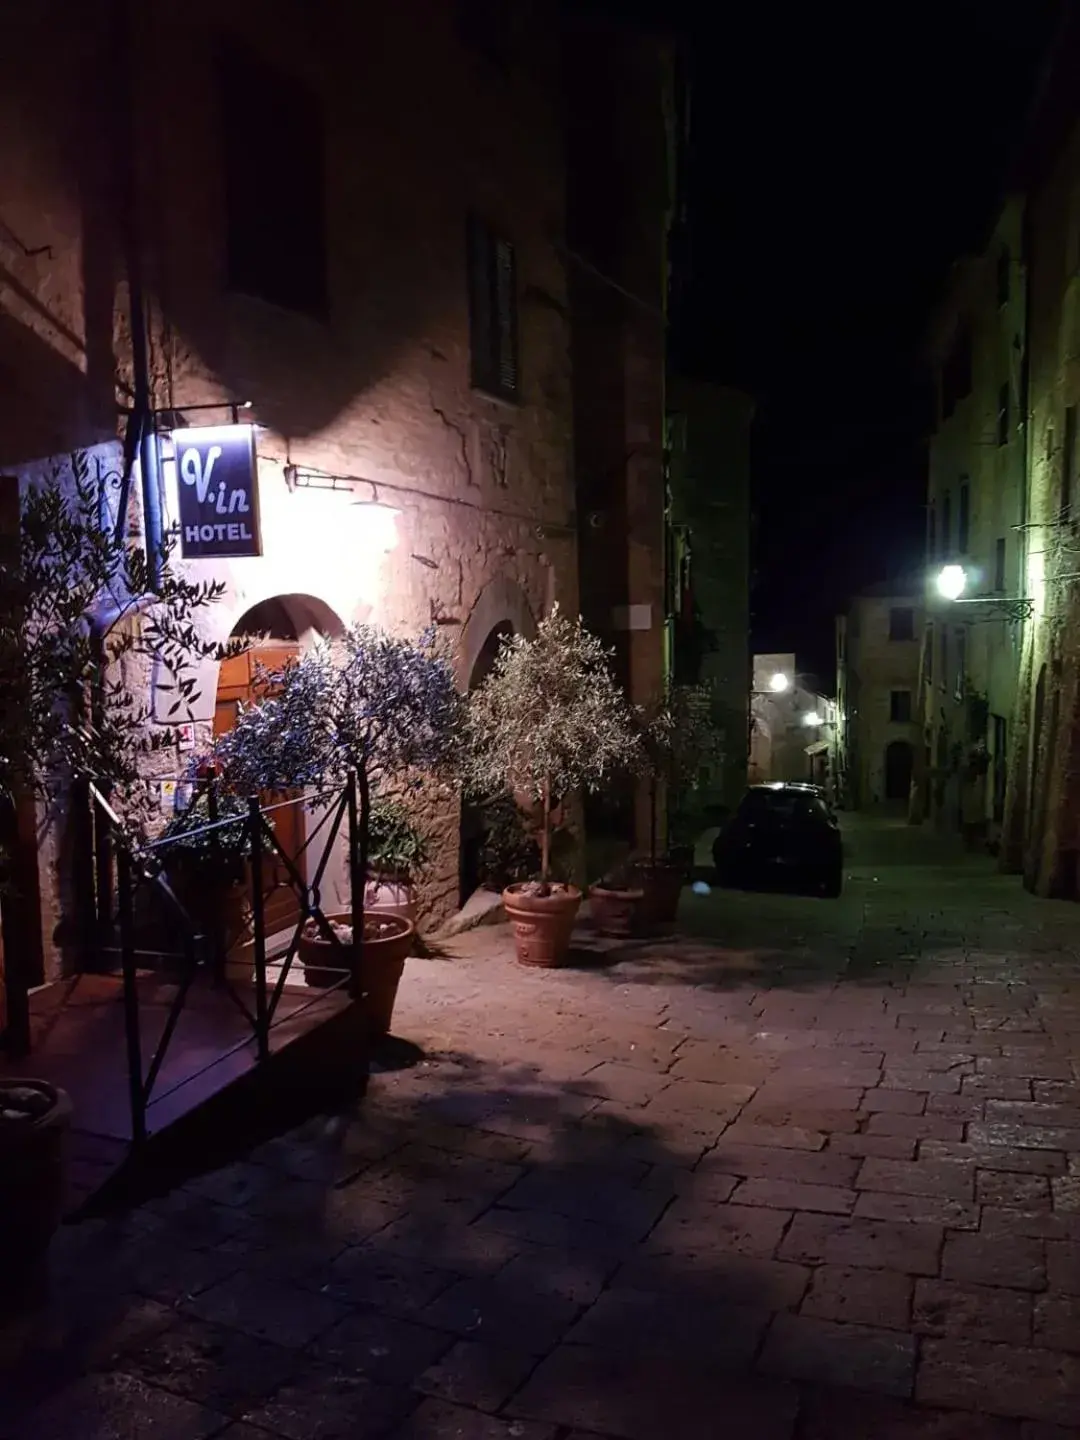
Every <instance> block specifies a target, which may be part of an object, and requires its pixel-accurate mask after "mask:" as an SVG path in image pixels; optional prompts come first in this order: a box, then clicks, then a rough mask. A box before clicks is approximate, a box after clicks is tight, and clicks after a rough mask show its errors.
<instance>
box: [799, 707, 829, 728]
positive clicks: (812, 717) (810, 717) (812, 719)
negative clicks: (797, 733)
mask: <svg viewBox="0 0 1080 1440" xmlns="http://www.w3.org/2000/svg"><path fill="white" fill-rule="evenodd" d="M802 723H803V724H804V725H808V726H809V727H810V728H811V729H813V728H814V727H816V726H821V725H824V724H825V721H824V720H823V719H822V718H821V716H820V715H819V714H818V712H817V711H816V710H807V712H806V714H805V715H804V716H803V717H802Z"/></svg>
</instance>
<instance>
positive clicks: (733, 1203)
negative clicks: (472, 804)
mask: <svg viewBox="0 0 1080 1440" xmlns="http://www.w3.org/2000/svg"><path fill="white" fill-rule="evenodd" d="M848 828H849V842H850V848H851V864H850V866H849V879H848V883H847V887H846V892H845V895H844V897H843V899H842V900H840V901H821V900H814V899H806V898H798V897H787V896H764V895H744V894H732V893H727V892H718V893H714V894H713V895H711V896H709V897H707V898H698V897H695V896H691V895H687V896H686V897H685V899H684V913H683V925H682V931H683V933H682V935H681V937H680V938H679V939H678V940H677V941H666V942H663V943H651V944H649V945H645V946H637V947H634V946H627V947H623V948H622V949H616V950H609V951H608V952H606V953H604V952H598V951H596V950H593V951H591V952H585V953H581V954H578V955H577V956H576V957H575V964H574V966H573V968H569V969H567V970H564V971H561V972H557V973H547V974H545V973H534V972H529V971H525V970H522V969H520V968H517V967H515V965H514V964H513V963H512V961H511V959H510V950H509V939H508V936H507V934H506V932H505V931H504V930H502V929H499V928H492V929H488V930H482V931H479V932H475V933H474V934H473V935H472V936H470V937H466V938H464V939H462V940H460V941H455V942H454V943H453V947H452V951H453V953H452V954H451V955H448V956H445V957H442V958H437V959H431V960H424V961H412V962H410V964H409V966H408V967H407V970H406V976H405V980H404V982H403V989H402V995H401V999H400V1001H399V1010H398V1014H397V1017H396V1023H395V1031H396V1033H397V1034H398V1035H399V1036H401V1037H403V1038H407V1039H408V1040H410V1041H412V1042H414V1043H415V1044H416V1045H417V1046H419V1047H420V1048H421V1049H422V1051H423V1058H422V1060H420V1062H419V1063H417V1064H414V1065H412V1066H410V1067H409V1068H400V1069H393V1070H391V1069H387V1070H385V1071H384V1072H383V1073H380V1074H377V1075H375V1076H374V1077H373V1079H372V1083H371V1086H370V1090H369V1093H368V1096H367V1097H366V1099H365V1100H364V1102H363V1103H362V1104H359V1105H357V1106H356V1108H355V1111H354V1112H351V1113H350V1114H347V1115H343V1116H336V1117H322V1118H320V1119H319V1120H318V1121H317V1122H312V1123H311V1124H309V1125H308V1126H306V1127H305V1129H304V1130H303V1131H302V1132H299V1133H293V1134H291V1135H288V1136H283V1137H281V1138H280V1139H277V1140H274V1141H272V1142H270V1143H268V1144H265V1145H263V1146H262V1147H261V1148H259V1149H258V1150H256V1151H255V1152H253V1153H252V1154H250V1155H249V1156H247V1157H240V1158H238V1159H237V1161H236V1163H235V1164H233V1165H232V1166H230V1167H229V1168H227V1169H225V1170H219V1171H216V1172H213V1173H208V1174H205V1175H201V1176H197V1177H194V1178H192V1179H190V1180H189V1181H188V1183H186V1184H185V1185H183V1186H182V1187H181V1188H178V1189H174V1190H173V1191H172V1192H171V1193H169V1194H166V1195H163V1196H161V1197H159V1198H157V1199H155V1200H153V1201H151V1202H149V1203H148V1204H145V1205H144V1206H142V1207H140V1208H139V1209H137V1210H135V1211H133V1212H131V1213H130V1214H128V1215H126V1216H121V1217H117V1218H115V1219H110V1220H104V1221H94V1222H92V1223H87V1224H83V1225H79V1226H72V1227H69V1228H68V1229H67V1230H66V1231H65V1232H64V1233H63V1234H62V1236H61V1237H60V1239H59V1241H58V1243H57V1247H56V1255H55V1268H56V1287H55V1288H56V1294H55V1296H54V1299H53V1301H52V1304H51V1306H50V1307H49V1308H48V1310H47V1311H45V1312H43V1313H42V1314H41V1315H39V1316H38V1317H37V1319H36V1321H35V1322H34V1323H33V1325H31V1326H29V1327H28V1328H27V1329H26V1331H25V1332H24V1333H23V1335H22V1343H23V1345H24V1350H23V1354H22V1359H21V1361H20V1363H19V1364H18V1366H17V1367H14V1368H13V1369H11V1370H10V1371H9V1375H8V1377H7V1378H6V1380H5V1381H4V1382H2V1383H3V1384H5V1385H6V1387H7V1389H6V1393H5V1395H4V1398H3V1403H2V1404H0V1435H3V1436H4V1437H9V1440H10V1437H17V1440H106V1437H109V1440H120V1437H123V1440H129V1437H135V1436H136V1435H137V1436H140V1437H142V1436H148V1437H149V1436H153V1437H155V1440H210V1437H218V1436H220V1437H221V1440H268V1437H281V1440H367V1437H376V1436H380V1437H381V1436H386V1437H394V1440H511V1437H514V1440H586V1437H588V1436H604V1437H613V1440H711V1437H724V1440H1066V1437H1068V1436H1077V1435H1080V959H1078V958H1077V938H1078V937H1080V909H1077V908H1076V907H1070V906H1066V905H1059V904H1055V903H1049V902H1043V901H1036V900H1034V899H1032V898H1031V897H1030V896H1028V895H1026V894H1024V893H1023V892H1022V891H1021V890H1020V888H1019V886H1018V884H1017V883H1016V882H1015V881H1012V880H1009V879H1004V878H1001V877H998V876H996V875H994V874H993V873H992V871H991V867H990V865H989V863H988V862H986V861H985V860H978V859H956V858H954V857H952V856H951V855H950V854H948V853H947V852H944V851H939V850H938V849H937V848H936V846H935V843H934V842H933V841H932V839H931V838H930V837H927V836H924V835H922V834H921V833H919V832H912V831H909V830H908V829H907V828H906V827H903V826H901V825H883V824H877V825H868V824H866V823H865V822H863V823H861V824H858V825H849V827H848ZM14 1345H15V1339H14V1338H12V1337H9V1340H8V1346H9V1354H8V1359H9V1360H10V1359H11V1358H12V1354H13V1350H14Z"/></svg>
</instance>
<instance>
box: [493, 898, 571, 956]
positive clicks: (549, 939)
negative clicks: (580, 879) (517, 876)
mask: <svg viewBox="0 0 1080 1440" xmlns="http://www.w3.org/2000/svg"><path fill="white" fill-rule="evenodd" d="M535 889H536V887H535V886H534V885H532V884H524V885H509V886H507V888H506V889H505V890H504V891H503V894H502V902H503V909H504V910H505V911H506V917H507V919H508V920H509V921H510V924H511V925H512V927H513V930H514V945H515V947H516V949H517V958H518V960H519V961H520V962H521V964H522V965H537V966H541V967H543V968H545V969H549V970H550V969H554V968H555V967H556V966H559V965H562V964H563V963H564V962H565V960H566V956H567V953H568V952H569V949H570V934H571V931H572V930H573V928H574V921H575V920H576V919H577V913H578V910H579V909H580V908H581V891H580V890H578V889H577V887H576V886H574V885H560V886H558V887H555V888H553V889H552V891H551V893H550V894H548V895H537V894H536V893H534V892H535Z"/></svg>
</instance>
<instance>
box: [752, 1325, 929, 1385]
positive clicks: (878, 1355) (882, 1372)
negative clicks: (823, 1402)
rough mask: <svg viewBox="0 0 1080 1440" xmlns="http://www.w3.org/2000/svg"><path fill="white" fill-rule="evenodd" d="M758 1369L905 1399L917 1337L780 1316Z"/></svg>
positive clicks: (867, 1327)
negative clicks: (915, 1338)
mask: <svg viewBox="0 0 1080 1440" xmlns="http://www.w3.org/2000/svg"><path fill="white" fill-rule="evenodd" d="M760 1368H761V1369H762V1371H764V1373H766V1374H769V1375H779V1376H783V1377H784V1378H785V1379H789V1380H812V1381H814V1382H815V1383H817V1384H827V1385H849V1386H851V1387H852V1388H854V1389H856V1390H874V1391H878V1392H880V1393H881V1394H884V1395H896V1396H900V1397H903V1396H907V1395H910V1394H911V1390H912V1386H913V1383H914V1379H915V1341H914V1339H913V1338H912V1337H911V1336H910V1335H904V1334H900V1333H898V1332H897V1331H895V1330H885V1329H879V1328H874V1327H872V1326H869V1325H840V1324H837V1323H836V1322H834V1321H832V1320H821V1319H818V1318H817V1317H815V1316H811V1315H777V1316H776V1318H775V1320H774V1321H773V1323H772V1325H771V1326H770V1328H769V1333H768V1336H767V1337H766V1341H765V1348H764V1350H763V1351H762V1354H761V1360H760Z"/></svg>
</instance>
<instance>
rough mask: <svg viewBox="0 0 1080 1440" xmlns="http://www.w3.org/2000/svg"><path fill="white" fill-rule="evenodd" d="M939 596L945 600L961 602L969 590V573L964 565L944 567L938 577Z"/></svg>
mask: <svg viewBox="0 0 1080 1440" xmlns="http://www.w3.org/2000/svg"><path fill="white" fill-rule="evenodd" d="M937 588H938V594H939V595H941V596H942V597H943V599H945V600H959V599H960V596H961V595H963V593H964V591H965V589H966V588H967V571H966V570H965V569H964V567H963V566H962V565H944V566H942V568H941V572H940V573H939V575H938V577H937Z"/></svg>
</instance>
